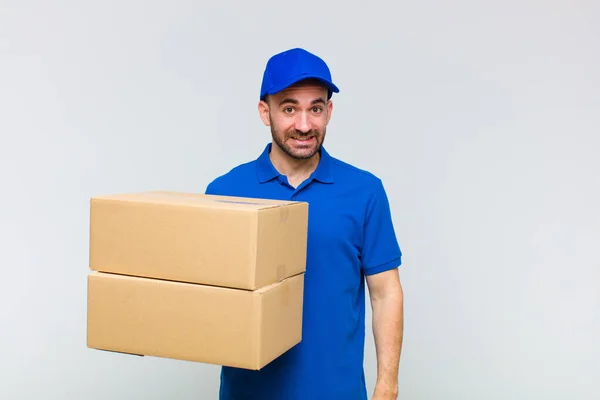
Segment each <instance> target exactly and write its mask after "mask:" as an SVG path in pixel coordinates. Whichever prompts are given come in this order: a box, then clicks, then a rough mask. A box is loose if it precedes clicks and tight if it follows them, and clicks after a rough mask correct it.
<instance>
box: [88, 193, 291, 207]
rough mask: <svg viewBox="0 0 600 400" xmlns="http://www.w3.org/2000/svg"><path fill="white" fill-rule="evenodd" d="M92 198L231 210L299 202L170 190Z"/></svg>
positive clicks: (280, 205) (279, 205)
mask: <svg viewBox="0 0 600 400" xmlns="http://www.w3.org/2000/svg"><path fill="white" fill-rule="evenodd" d="M94 200H109V201H110V200H112V201H132V202H138V203H149V204H167V205H168V204H171V205H186V206H190V207H206V206H208V207H211V208H222V209H231V210H250V211H256V210H263V209H269V208H274V207H285V206H288V205H292V204H297V203H299V202H298V201H286V200H271V199H262V198H261V199H255V198H248V197H236V196H219V195H210V194H199V193H181V192H172V191H146V192H138V193H121V194H113V195H102V196H94V197H92V201H94Z"/></svg>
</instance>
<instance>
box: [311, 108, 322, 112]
mask: <svg viewBox="0 0 600 400" xmlns="http://www.w3.org/2000/svg"><path fill="white" fill-rule="evenodd" d="M322 110H323V109H322V108H321V107H313V112H315V113H318V112H321V111H322Z"/></svg>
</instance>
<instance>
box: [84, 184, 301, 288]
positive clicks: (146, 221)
mask: <svg viewBox="0 0 600 400" xmlns="http://www.w3.org/2000/svg"><path fill="white" fill-rule="evenodd" d="M90 206H91V209H90V213H91V215H90V269H91V270H93V271H100V272H110V273H118V274H124V275H131V276H137V277H148V278H158V279H166V280H173V281H180V282H189V283H200V284H206V285H214V286H222V287H230V288H238V289H247V290H256V289H258V288H261V287H264V286H267V285H270V284H272V283H275V282H280V281H282V280H283V279H286V278H288V277H291V276H294V275H297V274H299V273H302V272H304V271H305V269H306V247H307V229H308V204H307V203H304V202H293V201H278V200H265V199H250V198H239V197H225V196H212V195H204V194H185V193H174V192H142V193H133V194H121V195H113V196H99V197H95V198H92V200H91V205H90Z"/></svg>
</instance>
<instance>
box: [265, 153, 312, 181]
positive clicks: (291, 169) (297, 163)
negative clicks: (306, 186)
mask: <svg viewBox="0 0 600 400" xmlns="http://www.w3.org/2000/svg"><path fill="white" fill-rule="evenodd" d="M269 158H270V160H271V163H272V164H273V166H274V167H275V169H276V170H277V171H278V172H279V173H280V174H282V175H285V176H286V177H287V179H288V182H289V183H290V185H292V186H294V187H297V186H298V185H299V184H300V183H302V182H304V181H305V180H306V179H307V178H308V177H309V176H310V175H311V174H312V173H313V172H314V171H315V170H316V169H317V166H318V165H319V159H320V153H317V154H315V155H314V156H313V157H312V158H309V159H306V160H298V159H294V158H292V157H290V156H288V155H287V154H285V152H283V151H282V150H281V149H280V148H279V147H278V146H277V145H276V144H273V145H272V146H271V152H270V153H269Z"/></svg>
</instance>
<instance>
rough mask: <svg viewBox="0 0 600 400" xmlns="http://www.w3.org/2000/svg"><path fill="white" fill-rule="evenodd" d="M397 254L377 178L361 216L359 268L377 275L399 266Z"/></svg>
mask: <svg viewBox="0 0 600 400" xmlns="http://www.w3.org/2000/svg"><path fill="white" fill-rule="evenodd" d="M401 257H402V252H401V251H400V246H399V244H398V240H397V238H396V232H395V229H394V224H393V221H392V215H391V210H390V204H389V200H388V197H387V194H386V192H385V188H384V187H383V183H382V182H381V180H379V179H377V182H376V184H375V185H374V190H373V192H372V194H371V196H370V198H369V202H368V204H367V210H366V215H365V222H364V232H363V248H362V254H361V261H362V269H363V271H364V273H365V275H373V274H377V273H380V272H383V271H386V270H389V269H392V268H396V267H398V266H400V265H401Z"/></svg>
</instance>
